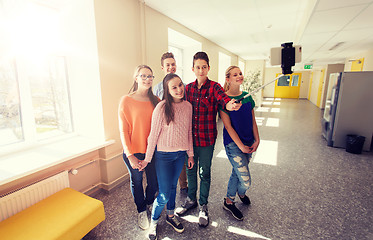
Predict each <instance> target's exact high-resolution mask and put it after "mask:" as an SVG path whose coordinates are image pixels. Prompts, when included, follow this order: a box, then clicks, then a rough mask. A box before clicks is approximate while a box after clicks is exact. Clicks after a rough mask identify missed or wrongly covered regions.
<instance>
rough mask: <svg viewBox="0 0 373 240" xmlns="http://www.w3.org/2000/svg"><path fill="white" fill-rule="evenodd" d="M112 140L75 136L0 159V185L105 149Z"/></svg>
mask: <svg viewBox="0 0 373 240" xmlns="http://www.w3.org/2000/svg"><path fill="white" fill-rule="evenodd" d="M113 143H114V140H109V141H98V140H92V139H88V138H85V137H79V136H75V137H72V138H68V139H65V140H62V141H58V142H55V143H52V144H47V145H44V146H41V147H37V148H33V149H28V150H25V151H21V152H18V153H14V154H10V155H6V156H4V157H1V158H0V185H3V184H6V183H9V182H12V181H14V180H16V179H19V178H22V177H24V176H27V175H30V174H32V173H35V172H38V171H41V170H43V169H46V168H49V167H52V166H55V165H57V164H60V163H63V162H65V161H68V160H71V159H73V158H76V157H79V156H81V155H84V154H86V153H89V152H92V151H95V150H97V149H100V148H103V147H106V146H108V145H111V144H113Z"/></svg>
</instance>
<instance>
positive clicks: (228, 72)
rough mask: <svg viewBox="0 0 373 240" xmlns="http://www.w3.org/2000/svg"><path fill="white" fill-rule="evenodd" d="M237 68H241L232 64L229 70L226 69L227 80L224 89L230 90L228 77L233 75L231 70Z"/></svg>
mask: <svg viewBox="0 0 373 240" xmlns="http://www.w3.org/2000/svg"><path fill="white" fill-rule="evenodd" d="M235 68H239V67H237V66H230V67H229V68H227V70H226V71H225V82H224V87H223V88H224V91H225V92H227V91H228V90H229V83H228V82H227V78H230V76H231V71H232V70H233V69H235Z"/></svg>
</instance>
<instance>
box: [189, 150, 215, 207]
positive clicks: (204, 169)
mask: <svg viewBox="0 0 373 240" xmlns="http://www.w3.org/2000/svg"><path fill="white" fill-rule="evenodd" d="M214 148H215V144H213V145H211V146H207V147H196V146H193V151H194V157H193V159H194V166H193V168H192V169H187V176H188V197H189V198H190V199H191V200H196V199H197V185H198V179H197V171H198V175H199V179H200V187H199V205H201V206H202V205H206V204H207V203H208V197H209V193H210V184H211V164H212V156H213V153H214Z"/></svg>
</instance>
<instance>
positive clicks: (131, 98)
mask: <svg viewBox="0 0 373 240" xmlns="http://www.w3.org/2000/svg"><path fill="white" fill-rule="evenodd" d="M153 78H154V76H153V71H152V70H151V68H150V67H149V66H146V65H140V66H138V67H137V69H136V71H135V74H134V83H133V86H132V88H131V89H130V93H129V94H128V95H126V96H123V97H122V99H121V100H120V104H119V108H118V117H119V131H120V138H121V140H122V145H123V150H124V151H123V160H124V162H125V164H126V166H127V168H128V172H129V174H130V179H131V192H132V195H133V198H134V200H135V204H136V207H137V211H138V213H139V215H138V224H139V227H140V228H142V229H147V228H148V227H149V219H148V215H147V211H146V206H147V205H151V204H153V202H154V198H155V193H156V192H157V191H158V183H157V175H156V173H155V166H154V163H152V164H149V165H148V166H147V167H146V168H145V173H146V180H147V186H146V189H145V193H144V188H143V182H142V180H143V173H144V171H143V170H144V168H141V162H143V160H144V158H145V152H146V147H147V139H148V136H149V133H150V125H151V118H152V114H153V110H154V108H155V106H156V105H157V103H158V102H159V99H158V97H156V96H154V94H153V91H152V83H153ZM140 168H141V169H140Z"/></svg>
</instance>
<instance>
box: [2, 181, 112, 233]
mask: <svg viewBox="0 0 373 240" xmlns="http://www.w3.org/2000/svg"><path fill="white" fill-rule="evenodd" d="M104 220H105V212H104V205H103V203H102V202H101V201H99V200H97V199H94V198H91V197H89V196H87V195H85V194H83V193H80V192H78V191H76V190H73V189H71V188H65V189H63V190H61V191H59V192H57V193H55V194H53V195H51V196H49V197H48V198H46V199H44V200H42V201H40V202H38V203H36V204H34V205H32V206H31V207H29V208H26V209H25V210H23V211H21V212H19V213H17V214H15V215H13V216H12V217H10V218H7V219H5V220H4V221H2V222H0V238H1V239H4V240H5V239H6V240H15V239H19V240H26V239H27V240H33V239H35V240H36V239H37V240H44V239H45V240H51V239H61V240H72V239H81V238H82V237H84V236H85V235H86V234H87V233H88V232H89V231H90V230H92V229H93V228H94V227H95V226H97V225H98V224H99V223H100V222H102V221H104Z"/></svg>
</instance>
